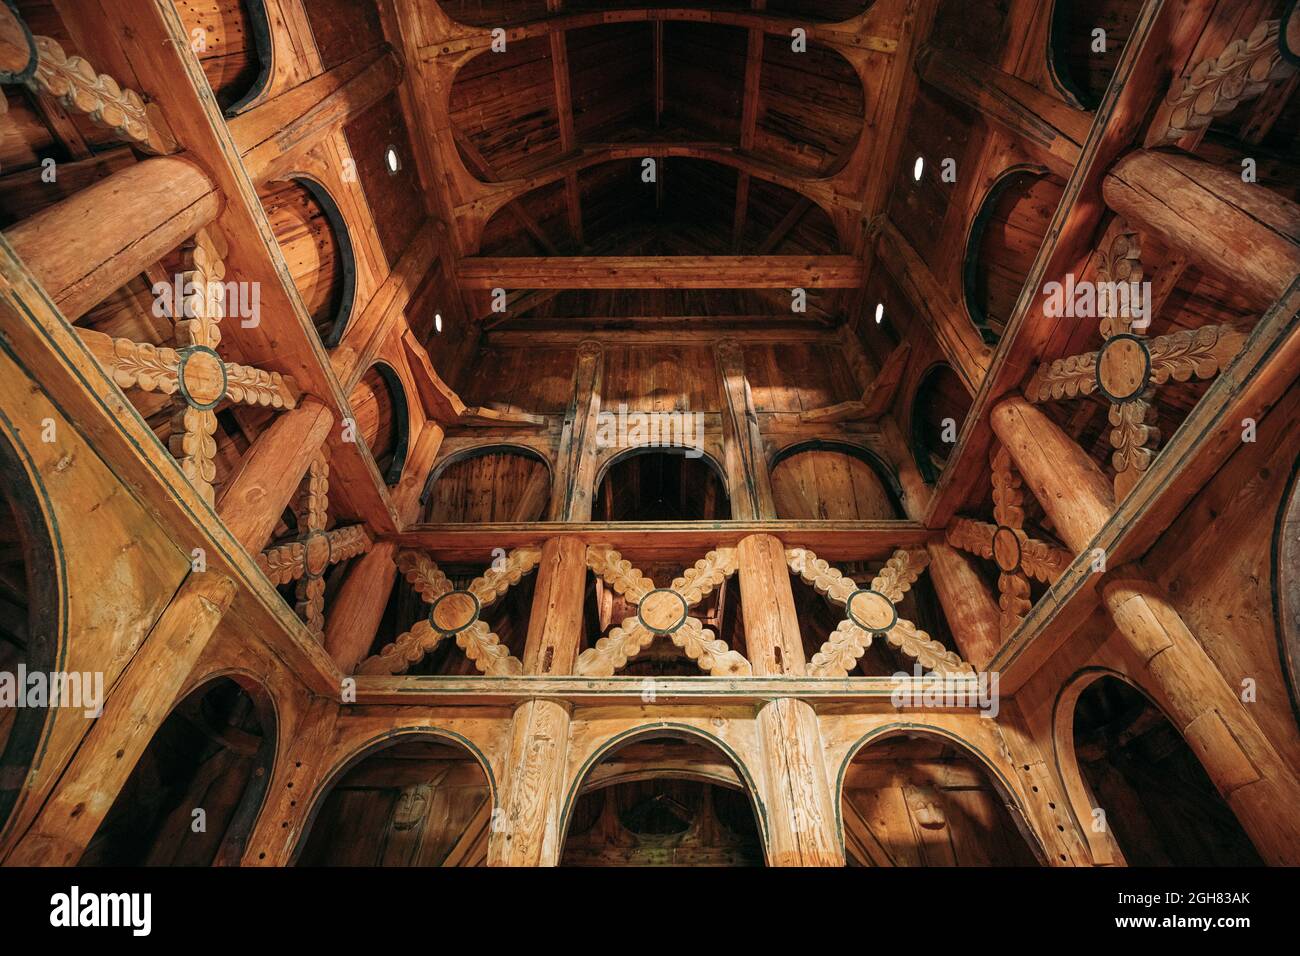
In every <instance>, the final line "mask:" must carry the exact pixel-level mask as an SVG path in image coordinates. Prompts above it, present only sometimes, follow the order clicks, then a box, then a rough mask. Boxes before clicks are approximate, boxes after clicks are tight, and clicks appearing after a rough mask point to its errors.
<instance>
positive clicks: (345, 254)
mask: <svg viewBox="0 0 1300 956" xmlns="http://www.w3.org/2000/svg"><path fill="white" fill-rule="evenodd" d="M279 181H281V182H293V183H297V184H298V185H299V186H301V187H303V188H304V189H306V190H307V192H308V193H310V194H311V197H312V198H313V199H315V200H316V202H317V203H318V204H319V205H320V207H321V211H322V212H323V213H324V214H325V221H326V222H327V223H328V224H329V227H330V230H331V231H332V232H333V233H334V241H335V242H337V243H338V246H339V259H340V261H341V268H342V271H343V292H342V294H341V295H340V297H339V299H340V301H339V307H338V308H337V309H336V310H335V312H334V318H333V319H332V320H331V321H330V330H329V333H328V334H327V335H325V336H324V337H323V338H322V339H321V345H323V346H324V347H325V348H327V349H332V348H334V347H336V346H337V345H338V344H339V343H340V342H341V341H343V333H344V332H345V331H346V330H347V327H348V323H349V322H350V321H351V320H352V313H353V312H354V311H356V298H357V255H356V249H355V247H354V246H353V245H352V232H351V230H349V229H348V221H347V219H346V217H344V215H343V210H342V209H340V208H339V204H338V203H336V202H335V201H334V197H333V195H331V194H330V191H329V188H328V187H327V186H326V185H325V184H324V183H322V182H321V181H320V180H319V179H317V178H316V177H315V176H313V175H311V174H310V173H306V172H301V171H295V172H291V173H286V174H285V175H284V176H282V177H280V179H279ZM259 202H260V198H259ZM295 291H296V289H295ZM299 298H301V294H300V295H299Z"/></svg>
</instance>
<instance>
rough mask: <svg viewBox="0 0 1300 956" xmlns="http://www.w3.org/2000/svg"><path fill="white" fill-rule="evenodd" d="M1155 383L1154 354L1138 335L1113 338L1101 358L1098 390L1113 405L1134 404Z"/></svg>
mask: <svg viewBox="0 0 1300 956" xmlns="http://www.w3.org/2000/svg"><path fill="white" fill-rule="evenodd" d="M1150 382H1151V353H1150V352H1149V351H1147V344H1146V343H1145V342H1143V341H1142V340H1141V339H1140V338H1138V337H1137V336H1136V335H1130V334H1129V333H1127V332H1123V333H1121V334H1119V335H1112V336H1111V337H1110V338H1108V339H1107V340H1106V342H1105V343H1104V344H1103V345H1102V347H1101V352H1100V354H1098V356H1097V388H1098V389H1099V390H1100V391H1101V394H1102V395H1104V396H1105V397H1106V398H1108V399H1109V400H1110V401H1112V402H1118V403H1121V404H1122V403H1124V402H1131V401H1133V400H1135V399H1137V398H1139V397H1141V395H1142V393H1143V392H1144V391H1146V388H1147V385H1149V384H1150Z"/></svg>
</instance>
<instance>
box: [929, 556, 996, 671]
mask: <svg viewBox="0 0 1300 956" xmlns="http://www.w3.org/2000/svg"><path fill="white" fill-rule="evenodd" d="M925 547H926V550H927V551H929V552H930V580H931V581H932V582H934V590H935V593H936V594H938V595H939V603H940V604H941V605H943V616H944V618H946V619H947V621H948V627H949V628H950V629H951V631H952V639H953V640H954V641H956V643H957V650H958V651H959V652H960V653H961V656H962V657H963V658H964V659H965V660H966V661H968V662H969V663H970V665H971V666H972V667H974V668H975V670H977V671H982V670H984V669H985V668H986V667H988V664H989V661H991V660H992V659H993V655H994V654H996V653H997V652H998V648H999V647H1001V646H1002V616H1001V612H999V610H998V604H997V602H996V601H995V600H994V599H993V595H992V594H991V593H990V592H989V588H988V585H986V584H985V583H984V579H983V578H982V577H980V573H979V571H978V569H976V567H975V565H974V564H973V563H972V562H971V561H970V559H969V558H967V557H966V555H964V554H962V553H961V552H960V551H958V550H957V549H956V548H953V547H950V546H949V545H947V544H944V543H943V542H942V541H931V542H929V543H928V544H927V545H926V546H925Z"/></svg>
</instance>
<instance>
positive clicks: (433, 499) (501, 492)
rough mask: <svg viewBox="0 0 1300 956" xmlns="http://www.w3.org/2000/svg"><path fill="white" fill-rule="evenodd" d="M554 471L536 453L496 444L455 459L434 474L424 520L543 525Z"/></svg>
mask: <svg viewBox="0 0 1300 956" xmlns="http://www.w3.org/2000/svg"><path fill="white" fill-rule="evenodd" d="M550 498H551V471H550V468H549V466H548V465H547V462H546V460H545V459H544V458H542V456H541V455H539V454H537V452H535V451H532V450H531V449H528V448H520V447H517V446H504V445H492V446H489V447H485V448H476V449H474V450H473V451H472V452H470V453H468V454H465V455H462V456H457V457H455V458H452V459H450V460H449V461H447V462H445V463H444V464H442V465H440V466H439V467H438V468H436V469H434V471H433V473H432V474H431V475H430V476H429V485H428V487H427V488H426V489H425V492H424V502H425V509H424V520H425V521H428V522H432V523H435V524H462V523H473V524H477V523H481V522H486V521H540V520H542V518H544V517H545V514H546V508H547V505H548V503H549V502H550Z"/></svg>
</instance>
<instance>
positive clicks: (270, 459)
mask: <svg viewBox="0 0 1300 956" xmlns="http://www.w3.org/2000/svg"><path fill="white" fill-rule="evenodd" d="M333 424H334V413H333V412H331V411H330V410H329V409H328V408H327V407H326V406H325V405H323V404H322V403H321V402H319V401H317V400H316V399H314V398H307V399H304V400H303V402H302V403H301V404H299V405H298V407H297V408H295V409H292V410H291V411H287V412H283V413H282V414H280V415H277V416H276V417H275V418H274V419H273V420H272V422H271V425H270V427H269V428H267V430H266V431H264V432H262V434H260V435H258V436H257V440H256V441H255V442H253V446H252V447H251V448H249V449H248V451H247V452H245V453H244V457H243V459H242V460H241V461H240V462H239V471H238V472H236V473H235V475H234V476H232V477H231V479H230V482H229V483H228V484H227V485H226V487H225V490H224V491H223V492H222V494H221V500H220V501H219V502H217V514H218V515H219V516H220V517H221V520H222V521H224V522H225V523H226V527H227V528H229V529H230V533H231V534H233V535H234V536H235V538H236V539H237V540H238V541H239V543H240V544H242V545H243V546H244V547H245V549H247V550H248V552H249V553H250V554H256V553H257V552H259V551H261V550H262V548H264V547H266V543H267V541H269V540H270V538H271V534H272V532H274V531H275V525H276V523H277V522H278V521H279V520H280V516H281V515H283V514H284V509H285V508H287V507H288V506H289V502H290V501H292V500H293V496H294V493H295V492H296V491H297V490H298V484H299V482H301V481H302V476H303V475H305V474H306V473H307V466H308V465H310V464H311V461H312V459H313V458H315V457H316V454H317V453H318V452H319V451H320V448H321V445H323V444H324V443H325V439H326V437H327V436H328V435H329V430H330V427H331V426H332V425H333Z"/></svg>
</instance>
